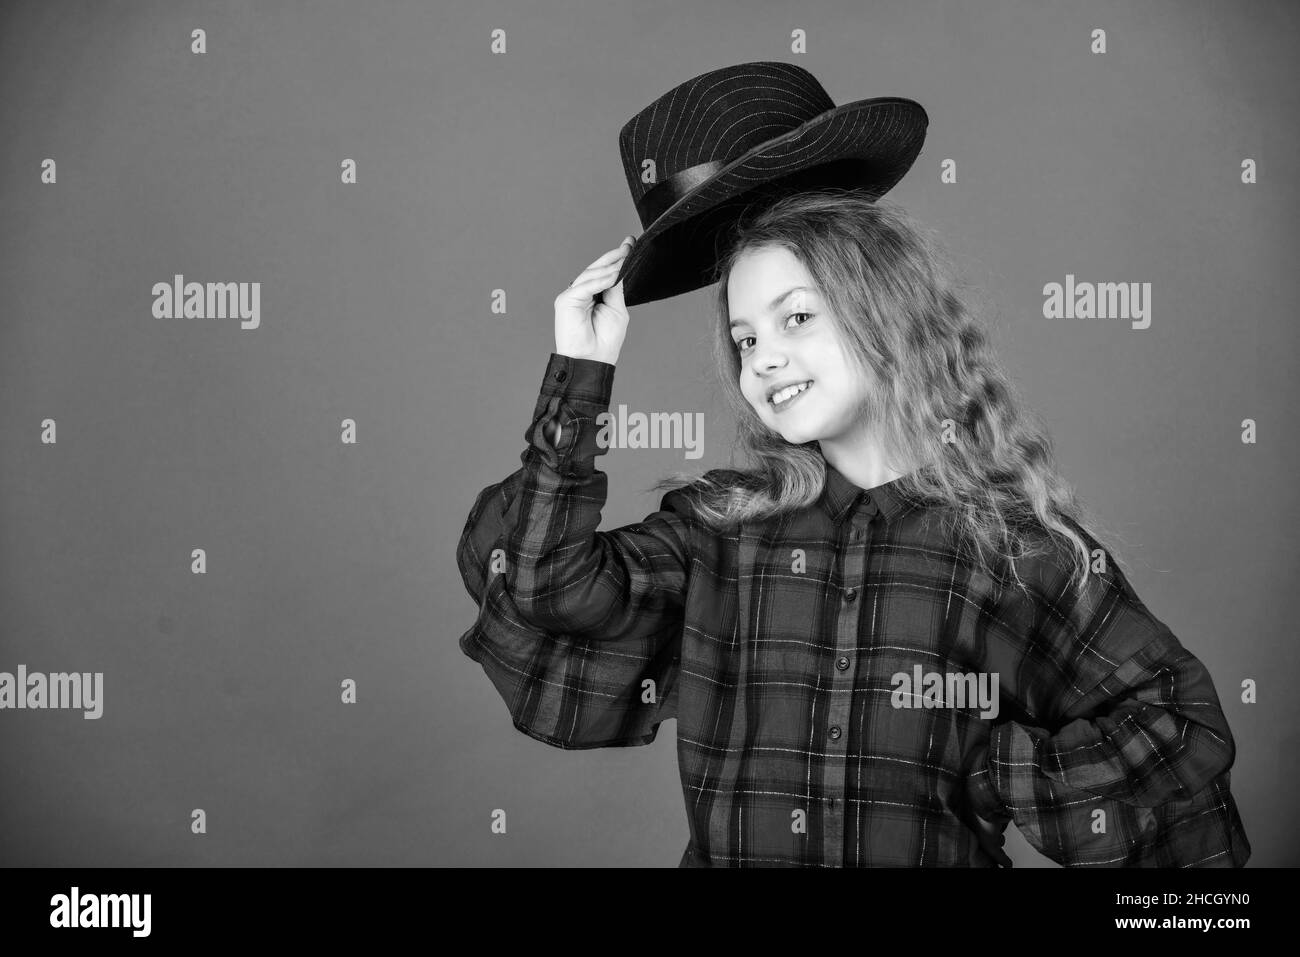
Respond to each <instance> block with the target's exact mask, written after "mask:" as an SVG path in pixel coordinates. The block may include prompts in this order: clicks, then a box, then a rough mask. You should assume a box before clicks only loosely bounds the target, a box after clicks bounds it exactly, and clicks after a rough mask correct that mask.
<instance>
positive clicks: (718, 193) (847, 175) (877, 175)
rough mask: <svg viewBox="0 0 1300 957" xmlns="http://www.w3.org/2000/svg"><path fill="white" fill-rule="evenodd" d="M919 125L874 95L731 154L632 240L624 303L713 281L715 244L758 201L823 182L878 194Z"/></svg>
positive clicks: (904, 106) (919, 139)
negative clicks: (735, 155)
mask: <svg viewBox="0 0 1300 957" xmlns="http://www.w3.org/2000/svg"><path fill="white" fill-rule="evenodd" d="M928 124H929V118H928V116H927V115H926V112H925V110H924V109H923V108H922V106H921V105H920V104H919V103H916V102H914V101H912V100H907V99H902V98H898V97H874V98H872V99H868V100H857V101H855V102H852V103H846V104H844V105H843V106H839V107H836V108H835V109H833V110H827V111H826V112H824V113H821V114H819V115H818V116H815V117H813V118H812V119H811V120H809V121H808V122H807V123H804V124H803V125H801V126H799V127H798V128H796V129H793V130H791V131H790V132H788V133H783V134H782V135H780V136H778V137H775V138H773V139H771V140H768V141H767V142H765V143H762V144H760V145H759V146H757V147H755V148H754V149H752V150H750V151H749V152H747V153H745V154H744V155H743V156H741V157H738V158H737V159H736V160H735V161H733V162H732V163H730V164H728V165H727V166H726V167H724V168H723V169H721V170H719V171H718V172H717V173H716V174H714V175H713V176H711V177H709V178H708V179H706V180H704V181H703V182H702V183H700V184H699V185H698V186H696V187H695V188H694V189H692V190H691V191H690V192H689V193H687V194H685V195H684V196H682V197H681V198H680V199H679V200H678V201H677V202H675V203H674V204H673V205H672V206H670V207H668V209H666V210H664V212H663V213H662V214H661V215H660V216H659V217H658V218H657V219H656V220H655V221H654V222H653V223H651V224H650V225H649V226H648V227H646V230H645V232H643V233H642V234H641V235H640V236H639V237H637V240H636V242H635V243H634V244H633V246H632V250H631V252H629V253H628V255H627V258H626V259H624V261H623V266H622V268H621V269H620V270H619V280H622V282H623V301H624V304H625V305H627V306H635V305H640V304H642V303H647V302H655V301H657V300H660V299H669V298H671V297H673V296H678V295H681V294H682V293H686V292H692V291H694V290H696V289H702V288H704V287H705V286H708V285H710V284H712V283H713V282H715V281H716V280H717V279H718V277H717V276H716V275H715V269H716V263H717V259H718V256H719V254H720V253H721V249H720V248H719V243H720V240H722V239H723V238H724V233H725V232H726V231H727V230H729V229H730V228H731V227H732V226H733V225H734V224H735V223H736V221H737V220H738V219H739V218H740V217H741V216H742V215H743V213H744V211H745V210H746V209H747V208H748V207H749V206H750V205H751V204H753V203H755V202H757V201H762V200H766V199H770V198H775V197H776V196H779V195H784V194H788V193H790V192H802V191H806V190H811V189H819V188H828V187H838V188H850V189H855V190H859V191H863V192H866V193H867V194H869V195H870V196H871V197H872V198H873V199H878V198H880V197H881V196H883V195H884V194H885V193H887V192H888V191H889V190H890V189H892V188H893V186H894V185H895V184H896V183H898V181H899V180H901V179H902V178H903V176H904V175H906V173H907V171H908V170H909V169H910V168H911V167H912V164H913V163H914V162H915V160H916V157H917V155H918V154H919V153H920V152H921V147H922V145H923V144H924V142H925V131H926V127H927V126H928Z"/></svg>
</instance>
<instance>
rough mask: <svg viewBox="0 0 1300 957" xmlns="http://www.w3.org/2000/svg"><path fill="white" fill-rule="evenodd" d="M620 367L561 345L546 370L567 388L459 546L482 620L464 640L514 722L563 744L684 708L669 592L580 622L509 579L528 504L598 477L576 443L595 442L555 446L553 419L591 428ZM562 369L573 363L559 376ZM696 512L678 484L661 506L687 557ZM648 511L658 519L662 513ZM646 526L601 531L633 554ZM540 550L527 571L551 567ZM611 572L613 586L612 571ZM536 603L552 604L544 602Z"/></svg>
mask: <svg viewBox="0 0 1300 957" xmlns="http://www.w3.org/2000/svg"><path fill="white" fill-rule="evenodd" d="M612 370H613V367H612V366H609V365H608V364H606V363H598V362H595V361H588V360H573V359H567V358H565V357H560V356H555V355H553V356H552V358H551V360H550V363H549V365H548V369H547V379H546V381H547V383H555V384H556V385H559V386H561V387H562V388H561V389H559V390H557V389H555V388H554V387H552V388H549V389H548V388H547V387H545V386H544V387H543V394H542V397H541V398H539V400H538V406H537V409H536V410H535V413H534V417H533V422H532V425H530V427H529V438H530V441H531V442H535V443H536V444H535V445H531V446H530V450H529V451H527V452H525V454H524V467H523V468H520V469H519V470H517V471H516V472H514V473H513V474H511V475H510V476H508V477H507V478H506V479H505V480H504V481H502V482H499V483H496V484H494V485H491V486H489V487H487V488H485V489H484V490H482V491H481V492H480V493H479V494H478V496H477V497H476V499H475V502H474V505H473V507H472V509H471V510H470V514H469V518H468V520H467V521H466V523H465V527H464V530H463V532H462V534H461V538H460V542H459V546H458V549H457V562H458V565H459V568H460V573H461V577H462V580H463V581H464V583H465V586H466V589H467V591H468V592H469V594H470V597H471V598H472V599H473V600H474V601H475V603H476V604H478V606H479V612H478V617H477V619H476V621H475V622H474V624H473V626H472V627H471V628H470V629H469V630H468V631H466V632H465V633H464V634H463V635H462V636H461V639H460V647H461V650H462V651H463V652H464V653H465V654H466V655H467V656H468V657H470V658H471V659H473V660H474V661H476V662H478V663H479V665H480V666H481V667H482V668H483V670H484V672H485V673H486V674H487V676H488V678H489V679H490V680H491V681H492V684H493V685H494V686H495V688H496V690H497V692H498V693H499V694H500V695H501V697H502V698H503V700H504V701H505V702H506V704H507V706H508V708H509V710H510V715H511V720H512V721H513V723H514V725H515V727H516V728H517V729H518V730H520V731H522V732H523V733H525V734H527V735H529V736H530V737H533V738H535V739H537V740H539V741H542V742H544V743H546V744H549V745H552V746H554V747H561V748H601V747H627V746H635V745H644V744H649V743H650V742H652V741H653V740H654V739H655V736H656V733H657V732H658V728H659V725H660V724H661V723H662V722H663V721H664V720H665V719H667V718H670V717H675V716H676V695H677V673H678V668H679V663H680V648H681V631H682V620H681V612H680V601H679V600H676V599H675V598H672V597H671V596H669V600H666V601H662V602H661V603H659V604H657V605H656V604H653V601H656V600H657V599H651V600H650V601H647V602H645V603H644V605H643V607H645V608H646V609H647V612H648V613H647V614H645V615H644V616H642V617H637V616H635V615H632V614H628V613H624V614H623V615H622V616H618V615H615V614H611V615H607V616H606V621H605V622H604V624H602V625H597V626H596V627H594V628H589V629H588V630H586V631H585V632H582V633H576V632H574V631H572V630H569V629H568V628H567V627H566V624H567V622H568V621H569V619H568V618H566V617H565V616H564V615H563V614H560V615H556V614H554V613H552V614H550V615H549V616H548V615H547V614H546V613H545V612H543V613H541V614H538V613H537V611H536V610H535V607H534V606H531V605H530V606H528V611H529V614H527V615H525V614H524V613H523V611H522V610H521V609H520V607H519V605H518V604H517V603H516V600H515V596H516V594H517V589H516V587H515V586H514V585H513V584H512V581H513V580H514V576H513V575H512V574H511V573H510V570H511V568H512V566H513V565H514V564H515V556H517V555H518V554H519V552H518V549H519V548H520V545H519V538H520V534H521V532H523V533H525V534H524V535H523V538H524V540H525V543H526V542H527V534H526V533H527V531H528V526H529V522H530V521H531V520H532V518H535V517H536V516H535V514H534V513H532V512H531V511H530V510H531V509H537V508H541V507H545V508H550V509H554V508H562V509H563V508H571V509H576V508H577V507H578V506H576V505H574V504H573V502H572V500H571V499H570V500H569V501H568V503H567V504H562V503H561V499H562V498H563V497H564V494H568V495H570V496H571V495H573V494H575V491H576V489H577V488H578V487H579V486H582V487H589V486H588V485H585V484H584V483H590V482H591V481H592V478H593V474H594V470H593V469H591V468H590V467H589V465H590V460H589V458H582V455H580V454H579V451H578V449H586V450H588V452H589V451H590V449H591V446H590V445H582V446H577V447H575V445H573V444H566V445H565V446H564V449H563V450H561V449H557V448H556V446H555V445H554V444H553V442H552V440H551V439H548V438H547V437H546V433H548V432H549V433H551V435H553V436H554V428H553V427H555V426H559V425H560V424H561V423H562V422H563V423H567V425H570V426H573V428H572V430H571V431H570V436H571V437H573V438H575V439H577V440H579V441H584V440H586V439H587V438H589V437H588V436H586V435H585V433H584V432H582V431H581V426H580V424H575V422H576V420H590V419H592V418H594V416H593V412H594V411H595V406H598V405H600V404H601V403H602V402H604V403H605V404H607V402H608V390H609V387H610V374H611V373H612ZM559 372H564V373H565V375H564V376H563V377H561V378H556V374H557V373H559ZM566 382H567V383H568V385H567V387H566V386H565V385H564V384H565V383H566ZM561 392H564V393H565V394H567V395H570V396H576V398H575V399H573V400H572V401H573V404H572V405H569V404H567V403H566V401H564V400H563V399H562V397H561V395H560V393H561ZM557 400H558V401H557ZM566 430H567V429H566V428H560V430H559V431H560V434H559V435H558V436H554V438H555V441H558V442H563V441H564V431H566ZM585 454H586V453H583V455H585ZM579 459H581V461H578V460H579ZM566 463H567V465H566ZM547 469H549V470H550V471H552V472H554V473H555V475H556V476H560V477H559V478H558V479H557V478H555V477H554V476H552V477H551V478H552V481H553V483H554V484H555V485H557V486H560V485H567V487H568V488H569V489H570V491H569V492H568V493H557V494H555V495H552V496H550V497H547V496H541V495H539V492H538V489H539V472H545V471H546V470H547ZM561 473H564V474H563V475H561ZM578 476H585V477H582V478H580V477H578ZM603 500H604V499H603V490H602V492H601V502H602V503H603ZM548 502H549V505H547V504H546V503H548ZM688 513H689V507H688V505H687V503H686V501H685V499H684V498H683V497H682V496H681V493H680V492H678V491H673V492H669V493H668V494H666V495H665V496H664V497H663V499H662V500H661V502H660V509H659V512H658V513H656V515H660V516H663V518H662V519H661V522H662V525H661V526H657V527H667V526H669V525H671V526H673V527H674V528H675V529H676V531H675V532H674V533H673V534H674V535H680V536H681V537H680V538H674V542H675V543H676V544H675V545H674V547H675V548H678V549H681V551H680V552H678V551H674V552H673V554H674V555H676V556H680V558H674V559H673V561H681V562H685V561H687V558H686V551H685V534H686V527H685V526H686V518H685V516H686V515H687V514H688ZM597 520H598V518H597ZM647 521H648V522H650V523H653V522H654V521H655V518H654V516H652V517H651V519H650V520H647ZM644 527H646V523H638V524H637V525H633V526H628V527H626V528H624V529H618V530H615V531H614V532H611V533H598V534H600V535H602V536H606V535H610V536H615V537H614V541H615V544H614V545H613V546H610V547H611V548H615V549H616V548H619V547H622V548H632V549H637V548H639V549H640V551H638V552H636V554H638V555H642V554H650V553H652V552H653V551H654V549H653V548H652V547H651V544H648V543H645V542H644V541H643V539H642V538H641V537H639V536H642V535H643V534H650V535H653V534H654V533H653V532H650V533H643V532H641V531H640V529H642V528H644ZM661 534H662V532H661ZM533 555H534V557H533V559H532V561H533V564H529V562H528V561H527V560H525V562H524V564H525V565H526V566H527V568H528V570H527V571H526V572H525V578H530V580H536V578H537V576H538V575H539V574H541V572H539V569H543V570H545V569H547V568H548V566H547V564H546V561H545V560H544V557H543V559H541V560H539V558H538V557H537V553H536V552H534V553H533ZM607 567H612V566H607ZM636 567H637V565H636V559H634V558H633V559H628V560H627V563H626V564H624V565H623V568H624V569H625V570H626V569H628V568H632V569H633V570H635V569H636ZM548 573H549V572H548ZM682 574H683V575H684V574H685V573H684V571H683V572H682ZM530 576H531V577H530ZM551 580H556V579H551ZM605 581H606V586H605V587H609V585H608V577H607V576H606V579H605ZM641 594H650V593H649V592H646V591H642V592H641ZM536 607H543V608H544V607H546V603H545V602H542V603H540V604H539V605H537V606H536ZM655 609H658V611H657V612H656V611H655ZM539 621H540V623H539Z"/></svg>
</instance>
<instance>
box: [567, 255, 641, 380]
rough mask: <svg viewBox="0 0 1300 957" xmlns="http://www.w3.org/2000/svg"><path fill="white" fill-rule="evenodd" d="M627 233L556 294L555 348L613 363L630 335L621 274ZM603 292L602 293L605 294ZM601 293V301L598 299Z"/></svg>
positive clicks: (575, 357)
mask: <svg viewBox="0 0 1300 957" xmlns="http://www.w3.org/2000/svg"><path fill="white" fill-rule="evenodd" d="M632 243H633V238H632V237H631V236H628V237H627V238H626V239H624V240H623V242H622V243H620V244H619V245H618V247H617V248H615V249H611V250H610V251H609V252H607V253H605V254H604V255H603V256H601V257H600V258H599V259H597V260H596V261H595V262H593V263H592V264H591V265H590V266H588V267H587V268H586V269H585V270H583V272H582V274H581V275H580V276H578V278H577V279H575V280H573V282H572V283H571V284H570V285H569V287H568V288H567V289H565V290H564V291H563V292H561V293H560V294H559V295H558V296H556V297H555V351H556V353H558V354H559V355H562V356H570V357H571V358H574V359H596V360H598V361H600V362H608V363H609V364H610V365H614V364H616V363H617V362H618V354H619V351H620V350H621V349H622V348H623V337H624V336H625V335H627V320H628V316H627V306H626V305H624V303H623V283H622V281H621V280H620V281H619V282H617V283H615V282H614V280H615V279H617V278H618V273H619V270H620V268H622V265H623V260H624V259H625V258H626V257H627V254H628V252H629V251H630V250H631V249H632ZM602 294H603V295H602ZM597 295H600V301H599V302H598V301H596V297H597Z"/></svg>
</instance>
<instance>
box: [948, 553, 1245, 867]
mask: <svg viewBox="0 0 1300 957" xmlns="http://www.w3.org/2000/svg"><path fill="white" fill-rule="evenodd" d="M1085 534H1086V533H1085ZM1091 544H1093V545H1095V544H1096V543H1095V541H1093V542H1091ZM1094 554H1096V553H1095V552H1094ZM1106 566H1107V567H1106V570H1103V571H1100V572H1098V571H1095V570H1094V571H1092V572H1090V574H1089V576H1088V580H1087V582H1086V583H1085V586H1084V588H1083V589H1082V591H1079V592H1076V591H1075V590H1073V589H1072V588H1071V586H1070V585H1069V583H1068V581H1067V577H1068V576H1067V575H1066V574H1065V572H1064V571H1063V568H1062V566H1061V565H1059V564H1051V565H1039V566H1038V568H1037V570H1036V576H1037V582H1036V588H1035V589H1034V592H1035V595H1036V609H1035V613H1034V616H1033V621H1034V627H1033V628H1032V629H1031V633H1030V634H1028V635H1027V636H1024V638H1023V640H1022V641H1021V642H1019V643H1016V642H1013V641H1009V640H1008V641H1005V642H999V643H996V644H995V645H994V646H993V647H992V648H991V650H990V661H989V667H990V670H994V671H998V672H999V677H1000V685H1001V689H1002V691H1003V693H1004V694H1006V695H1007V696H1008V697H1009V698H1010V699H1011V700H1012V701H1013V702H1014V703H1015V705H1016V707H1017V708H1018V709H1019V712H1020V713H1021V714H1023V715H1028V716H1030V718H1031V719H1032V720H1031V722H1029V723H1025V722H1021V721H1014V720H1013V721H1004V722H1002V723H999V724H995V725H994V726H993V727H992V729H991V732H990V735H989V739H988V743H987V746H986V747H984V748H981V749H980V750H979V752H978V754H977V755H976V758H975V761H974V767H975V769H976V770H975V771H974V773H973V774H971V775H970V777H969V784H968V788H969V794H970V797H971V801H972V805H973V806H974V807H975V809H976V810H977V811H978V812H979V813H980V815H981V816H982V817H985V818H987V819H989V820H994V821H1002V822H1005V821H1007V820H1014V821H1015V824H1016V827H1017V829H1018V830H1019V831H1020V832H1021V834H1022V835H1024V837H1025V839H1026V840H1027V841H1028V842H1029V843H1030V844H1031V845H1032V846H1034V847H1035V848H1036V849H1037V850H1038V851H1039V852H1041V853H1042V854H1044V855H1045V856H1047V857H1048V858H1050V859H1052V860H1054V861H1056V862H1057V863H1059V864H1062V865H1064V866H1111V867H1117V866H1129V867H1132V866H1157V867H1192V866H1240V865H1241V864H1244V863H1245V860H1246V858H1247V857H1248V856H1249V854H1250V845H1249V844H1248V843H1247V841H1246V836H1245V832H1244V830H1243V829H1242V826H1241V820H1240V817H1239V815H1238V813H1237V808H1236V805H1235V803H1234V802H1233V800H1232V796H1231V793H1230V791H1229V787H1228V782H1229V775H1228V769H1229V768H1230V767H1231V765H1232V763H1233V759H1234V757H1235V745H1234V742H1233V738H1232V734H1231V732H1230V731H1229V728H1228V723H1227V719H1226V718H1225V716H1224V713H1223V711H1222V709H1221V707H1220V705H1219V699H1218V696H1217V694H1216V692H1215V688H1214V684H1213V682H1212V680H1211V678H1210V675H1209V672H1208V671H1207V670H1206V668H1205V666H1204V665H1203V664H1202V663H1201V662H1200V661H1199V660H1198V659H1197V658H1196V657H1195V656H1194V655H1192V654H1191V653H1190V652H1189V651H1188V650H1187V649H1186V648H1184V647H1183V646H1182V645H1181V644H1180V643H1179V641H1178V639H1177V638H1176V637H1175V636H1174V635H1173V634H1172V633H1171V632H1170V630H1169V628H1168V627H1166V626H1165V625H1164V624H1163V623H1162V622H1161V621H1160V620H1158V619H1157V618H1156V617H1155V616H1154V615H1152V614H1151V612H1150V611H1149V610H1148V609H1147V608H1146V607H1145V606H1144V605H1143V603H1142V602H1141V600H1140V599H1139V598H1138V596H1137V595H1136V593H1135V592H1134V591H1133V589H1132V587H1131V586H1130V584H1129V583H1128V580H1127V579H1126V577H1125V576H1124V574H1123V573H1122V572H1121V570H1120V569H1119V567H1118V566H1117V565H1116V564H1115V563H1114V561H1113V559H1112V558H1111V557H1110V556H1109V555H1107V556H1106Z"/></svg>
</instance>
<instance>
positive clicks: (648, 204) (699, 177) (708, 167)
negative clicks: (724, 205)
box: [636, 161, 727, 226]
mask: <svg viewBox="0 0 1300 957" xmlns="http://www.w3.org/2000/svg"><path fill="white" fill-rule="evenodd" d="M726 166H727V163H726V162H718V161H713V162H709V163H700V164H699V165H698V166H688V167H686V169H684V170H681V171H680V172H677V173H674V174H673V175H672V176H669V177H668V178H667V179H666V180H664V181H663V182H662V183H657V184H655V186H654V187H653V188H652V189H651V190H650V191H649V192H647V193H646V194H645V195H644V196H642V197H641V199H640V200H638V201H637V204H636V209H637V212H638V213H639V214H640V215H641V225H642V226H649V225H650V224H651V223H652V222H654V221H655V220H656V219H658V218H659V217H660V216H662V215H663V214H664V212H665V211H667V209H668V208H669V207H670V206H672V205H673V204H674V203H676V202H677V201H678V200H680V199H681V198H682V197H683V196H685V195H686V194H687V193H689V192H690V191H691V190H693V189H695V187H697V186H699V185H700V184H701V183H703V182H704V181H705V180H706V179H708V178H709V177H710V176H713V175H714V174H715V173H718V172H720V171H721V170H722V169H724V168H725V167H726Z"/></svg>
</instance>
